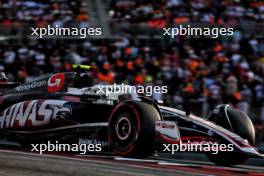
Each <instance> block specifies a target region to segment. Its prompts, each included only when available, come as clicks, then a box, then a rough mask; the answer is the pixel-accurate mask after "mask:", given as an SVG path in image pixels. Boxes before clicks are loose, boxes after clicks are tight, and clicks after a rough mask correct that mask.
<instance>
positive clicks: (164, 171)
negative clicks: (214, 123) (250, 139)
mask: <svg viewBox="0 0 264 176" xmlns="http://www.w3.org/2000/svg"><path fill="white" fill-rule="evenodd" d="M0 163H1V164H0V176H35V175H37V176H42V175H43V176H62V175H65V176H71V175H72V176H73V175H74V176H78V175H81V176H82V175H88V176H114V175H117V176H132V175H140V176H151V175H153V176H160V175H162V176H167V175H168V176H170V175H171V176H172V175H173V176H176V175H183V176H184V175H197V176H199V175H201V176H203V175H225V176H228V175H232V176H234V175H252V176H264V159H249V160H248V161H247V162H246V163H245V164H243V165H239V166H235V167H220V166H215V165H214V164H212V163H210V162H209V161H208V160H207V158H206V156H204V155H203V154H197V153H179V154H176V155H173V156H171V155H168V154H160V155H158V156H153V157H150V158H148V159H130V158H122V157H118V156H113V155H111V154H105V155H102V154H87V155H80V154H76V153H75V154H74V153H54V152H50V153H45V154H42V155H40V154H38V153H36V152H31V151H30V150H29V149H27V150H26V149H21V148H17V147H15V148H14V147H12V146H4V147H3V146H2V147H0Z"/></svg>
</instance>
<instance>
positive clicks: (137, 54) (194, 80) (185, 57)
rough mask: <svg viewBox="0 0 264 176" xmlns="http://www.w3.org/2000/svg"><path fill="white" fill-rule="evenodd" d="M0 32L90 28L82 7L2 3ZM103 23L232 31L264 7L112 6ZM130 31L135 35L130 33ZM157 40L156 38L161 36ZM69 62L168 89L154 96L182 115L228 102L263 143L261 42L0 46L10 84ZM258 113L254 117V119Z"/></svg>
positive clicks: (208, 3)
mask: <svg viewBox="0 0 264 176" xmlns="http://www.w3.org/2000/svg"><path fill="white" fill-rule="evenodd" d="M0 4H1V5H0V24H1V26H3V27H9V26H20V25H26V24H31V25H32V24H34V25H36V26H39V27H42V26H45V25H47V24H52V25H58V26H67V25H68V24H76V25H80V26H83V25H88V24H89V15H88V14H87V12H86V11H85V10H84V9H85V8H84V7H85V6H86V3H85V1H84V0H78V1H68V0H44V1H41V2H39V1H34V0H28V1H22V0H0ZM109 17H111V19H112V20H113V21H118V22H120V23H121V22H125V23H146V24H147V25H148V26H149V27H150V28H152V27H157V28H162V27H165V26H167V25H169V24H172V23H173V24H182V23H189V22H207V23H213V24H219V25H221V24H227V25H228V26H236V25H237V24H239V23H242V22H247V23H262V22H263V19H264V2H261V1H258V0H253V1H249V0H245V1H240V0H223V1H218V0H188V1H183V0H157V1H149V0H137V1H124V0H111V1H109ZM132 30H133V29H132ZM161 35H162V34H161ZM72 63H82V64H89V65H95V66H96V67H97V77H98V79H99V80H102V81H106V82H109V83H113V82H119V83H120V82H127V83H130V84H145V85H151V84H153V85H154V84H155V85H167V86H168V88H169V93H168V94H166V95H158V94H154V95H153V98H155V99H163V100H165V102H166V103H167V104H170V105H172V106H174V107H178V108H183V107H184V105H185V103H186V99H195V100H197V101H198V102H201V103H198V104H197V107H198V108H197V109H202V108H203V107H202V106H200V105H203V103H204V102H206V104H208V105H210V106H209V107H207V109H210V108H211V106H214V105H216V104H219V103H230V104H232V105H234V106H236V107H238V108H240V109H242V110H243V111H245V112H247V113H249V114H250V113H251V112H252V111H256V112H257V113H254V114H252V117H253V118H254V120H255V125H256V130H257V132H258V131H262V133H261V134H263V136H262V135H259V136H258V138H259V139H257V140H258V141H260V140H263V139H264V133H263V131H264V126H263V125H262V124H263V122H264V104H263V101H264V36H262V37H259V36H258V37H256V36H255V35H250V36H247V37H246V36H245V35H244V34H243V33H241V32H240V31H238V30H237V31H236V32H235V34H234V36H232V37H229V38H226V37H225V38H222V37H220V38H219V39H216V40H212V39H208V38H207V39H206V38H198V39H188V40H187V39H185V38H184V37H179V38H176V39H175V40H173V41H172V40H170V41H167V40H166V39H164V40H162V41H156V40H153V39H144V40H142V39H137V38H133V37H129V36H126V35H122V36H119V37H118V38H114V39H99V40H77V41H71V40H52V39H45V40H34V41H32V40H30V39H19V40H6V41H1V42H0V71H4V72H6V74H7V75H8V77H9V78H10V79H11V80H16V81H21V82H25V81H30V80H32V79H35V78H37V77H39V76H41V75H43V74H47V73H50V72H60V71H69V70H71V64H72ZM256 114H257V115H256Z"/></svg>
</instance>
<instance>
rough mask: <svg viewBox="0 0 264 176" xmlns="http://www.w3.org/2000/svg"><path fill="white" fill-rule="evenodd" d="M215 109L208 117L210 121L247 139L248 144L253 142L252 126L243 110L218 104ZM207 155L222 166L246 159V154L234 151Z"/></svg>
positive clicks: (242, 161) (253, 132) (253, 131)
mask: <svg viewBox="0 0 264 176" xmlns="http://www.w3.org/2000/svg"><path fill="white" fill-rule="evenodd" d="M216 111H217V112H216V113H214V114H212V116H211V117H209V120H210V121H212V122H214V123H215V124H217V125H219V126H222V127H223V128H226V129H228V130H230V131H232V132H234V133H236V134H237V135H239V136H240V137H242V138H243V139H246V140H248V142H249V144H251V145H254V144H255V130H254V126H253V124H252V122H251V120H250V118H249V117H248V116H247V115H246V114H245V113H244V112H241V111H239V110H236V109H233V108H230V107H229V105H219V106H218V107H217V109H216ZM228 119H229V120H228ZM207 157H208V159H209V160H210V161H212V162H214V163H215V164H217V165H222V166H229V165H238V164H242V163H244V162H245V161H246V160H247V159H248V156H246V155H243V154H241V153H235V152H219V153H218V154H210V153H208V154H207Z"/></svg>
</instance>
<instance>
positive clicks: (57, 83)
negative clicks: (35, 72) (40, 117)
mask: <svg viewBox="0 0 264 176" xmlns="http://www.w3.org/2000/svg"><path fill="white" fill-rule="evenodd" d="M64 81H65V75H64V74H63V73H59V74H55V75H52V76H51V77H50V78H49V80H48V92H57V91H59V90H61V89H62V87H63V85H64Z"/></svg>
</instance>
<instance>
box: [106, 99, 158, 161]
mask: <svg viewBox="0 0 264 176" xmlns="http://www.w3.org/2000/svg"><path fill="white" fill-rule="evenodd" d="M156 120H160V115H159V113H158V111H157V110H156V108H155V107H153V106H152V105H151V104H147V103H144V102H135V101H126V102H122V103H120V104H119V105H117V107H116V108H115V109H114V111H113V112H112V115H111V117H110V119H109V127H108V139H109V144H110V147H111V148H112V149H113V151H114V153H116V154H117V155H120V156H124V157H136V158H145V157H148V156H149V155H151V154H153V153H154V145H155V122H156Z"/></svg>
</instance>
